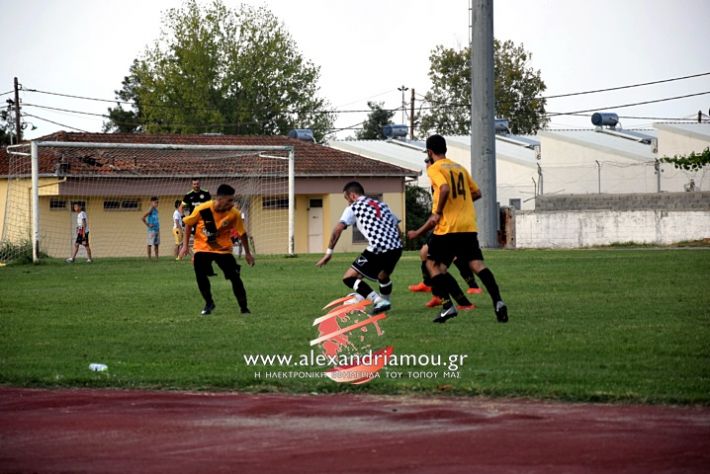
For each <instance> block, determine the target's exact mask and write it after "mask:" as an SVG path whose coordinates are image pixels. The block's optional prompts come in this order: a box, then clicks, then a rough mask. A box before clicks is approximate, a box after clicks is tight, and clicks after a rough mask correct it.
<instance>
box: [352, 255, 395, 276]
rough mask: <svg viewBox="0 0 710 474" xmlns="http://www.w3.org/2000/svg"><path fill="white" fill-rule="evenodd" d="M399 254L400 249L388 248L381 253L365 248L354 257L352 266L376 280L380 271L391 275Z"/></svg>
mask: <svg viewBox="0 0 710 474" xmlns="http://www.w3.org/2000/svg"><path fill="white" fill-rule="evenodd" d="M401 256H402V249H393V250H388V251H386V252H383V253H372V252H370V251H369V250H365V251H364V252H363V253H361V254H360V256H359V257H358V258H356V259H355V261H354V262H353V264H352V268H354V269H355V270H356V271H358V272H359V273H361V274H362V275H363V276H365V277H366V278H369V279H370V280H377V276H378V275H379V274H380V272H385V273H386V274H388V275H391V274H392V272H394V267H395V266H396V265H397V262H398V261H399V257H401Z"/></svg>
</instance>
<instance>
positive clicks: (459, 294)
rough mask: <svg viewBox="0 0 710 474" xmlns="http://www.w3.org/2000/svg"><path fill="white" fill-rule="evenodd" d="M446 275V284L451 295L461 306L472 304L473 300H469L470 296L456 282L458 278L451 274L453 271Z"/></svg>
mask: <svg viewBox="0 0 710 474" xmlns="http://www.w3.org/2000/svg"><path fill="white" fill-rule="evenodd" d="M445 275H446V284H447V287H448V289H449V294H450V295H451V297H452V298H453V299H454V300H455V301H456V302H457V303H458V304H460V305H461V306H470V305H471V302H470V301H469V300H468V298H466V295H464V294H463V291H462V290H461V287H460V286H459V284H458V283H456V279H455V278H454V277H453V276H452V275H451V273H445Z"/></svg>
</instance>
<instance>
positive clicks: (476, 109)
mask: <svg viewBox="0 0 710 474" xmlns="http://www.w3.org/2000/svg"><path fill="white" fill-rule="evenodd" d="M471 37H472V41H471V171H472V172H473V173H472V174H473V178H474V180H476V182H477V183H478V185H479V187H480V188H481V194H482V197H481V199H479V200H478V201H476V214H477V215H478V239H479V241H480V244H481V246H482V247H496V246H497V243H498V242H497V238H496V234H497V230H498V228H497V227H498V226H497V223H498V209H497V202H498V199H497V196H496V141H495V102H494V85H495V84H494V75H493V0H473V3H472V5H471Z"/></svg>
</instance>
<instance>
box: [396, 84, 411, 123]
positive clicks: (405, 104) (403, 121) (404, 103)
mask: <svg viewBox="0 0 710 474" xmlns="http://www.w3.org/2000/svg"><path fill="white" fill-rule="evenodd" d="M397 90H398V91H400V92H401V93H402V121H401V122H400V123H402V124H404V123H406V122H405V119H404V114H405V110H407V103H406V102H405V101H404V93H405V92H407V91H408V90H409V87H405V86H402V87H398V88H397Z"/></svg>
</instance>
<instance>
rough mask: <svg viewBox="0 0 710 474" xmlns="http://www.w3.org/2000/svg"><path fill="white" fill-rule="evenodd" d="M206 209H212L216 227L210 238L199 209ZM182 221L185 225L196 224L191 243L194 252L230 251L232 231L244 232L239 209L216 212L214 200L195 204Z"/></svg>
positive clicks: (241, 233)
mask: <svg viewBox="0 0 710 474" xmlns="http://www.w3.org/2000/svg"><path fill="white" fill-rule="evenodd" d="M207 209H209V210H210V211H212V216H213V217H214V224H215V228H216V235H215V236H213V238H212V239H211V240H210V239H209V238H208V235H207V234H208V232H207V230H208V229H205V221H204V218H203V216H202V214H201V211H203V210H207ZM183 222H185V225H189V226H197V228H196V229H195V244H194V245H193V250H194V251H195V252H212V253H232V231H233V230H234V231H236V232H238V233H239V235H243V234H244V233H245V232H246V231H245V229H244V222H243V221H242V216H241V215H240V213H239V211H237V210H236V209H235V208H231V209H230V210H228V211H226V212H217V211H216V210H215V208H214V201H207V202H205V203H202V204H200V205H199V206H197V207H196V208H195V210H194V211H192V214H190V215H189V216H187V217H186V218H185V219H183Z"/></svg>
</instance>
